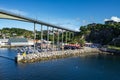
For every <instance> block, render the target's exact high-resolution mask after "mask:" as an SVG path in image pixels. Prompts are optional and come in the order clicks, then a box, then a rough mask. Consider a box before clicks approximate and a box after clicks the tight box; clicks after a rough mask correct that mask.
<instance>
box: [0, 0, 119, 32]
mask: <svg viewBox="0 0 120 80" xmlns="http://www.w3.org/2000/svg"><path fill="white" fill-rule="evenodd" d="M119 8H120V0H0V9H3V10H6V11H10V12H12V13H15V14H19V15H23V16H26V17H30V18H34V19H37V20H41V21H44V22H48V23H51V24H55V25H59V26H62V27H65V28H69V29H72V30H77V31H78V30H79V28H80V26H83V25H87V24H89V23H102V24H103V23H104V21H105V20H115V21H118V22H119V21H120V10H119ZM36 26H37V29H38V30H40V25H36ZM4 27H9V28H11V27H16V28H24V29H29V30H33V24H32V23H26V22H20V21H12V20H3V19H0V29H2V28H4ZM45 28H46V27H45Z"/></svg>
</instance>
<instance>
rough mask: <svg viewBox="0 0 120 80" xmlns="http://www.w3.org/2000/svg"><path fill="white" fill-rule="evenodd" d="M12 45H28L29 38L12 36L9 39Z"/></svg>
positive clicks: (9, 43)
mask: <svg viewBox="0 0 120 80" xmlns="http://www.w3.org/2000/svg"><path fill="white" fill-rule="evenodd" d="M8 45H10V46H28V45H29V44H28V40H27V39H26V38H10V39H9V40H8Z"/></svg>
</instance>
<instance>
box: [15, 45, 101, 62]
mask: <svg viewBox="0 0 120 80" xmlns="http://www.w3.org/2000/svg"><path fill="white" fill-rule="evenodd" d="M98 53H100V51H99V49H97V48H90V47H84V48H83V49H76V50H64V51H52V52H50V51H49V52H42V53H33V54H26V55H20V54H18V55H17V57H16V61H17V62H23V63H28V62H36V61H44V60H50V59H59V58H65V57H72V56H88V55H95V54H98Z"/></svg>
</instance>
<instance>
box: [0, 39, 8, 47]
mask: <svg viewBox="0 0 120 80" xmlns="http://www.w3.org/2000/svg"><path fill="white" fill-rule="evenodd" d="M8 40H9V39H0V46H6V45H8Z"/></svg>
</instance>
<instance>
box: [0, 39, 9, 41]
mask: <svg viewBox="0 0 120 80" xmlns="http://www.w3.org/2000/svg"><path fill="white" fill-rule="evenodd" d="M8 40H9V39H0V41H1V42H8Z"/></svg>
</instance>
